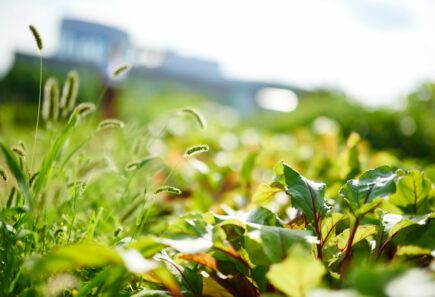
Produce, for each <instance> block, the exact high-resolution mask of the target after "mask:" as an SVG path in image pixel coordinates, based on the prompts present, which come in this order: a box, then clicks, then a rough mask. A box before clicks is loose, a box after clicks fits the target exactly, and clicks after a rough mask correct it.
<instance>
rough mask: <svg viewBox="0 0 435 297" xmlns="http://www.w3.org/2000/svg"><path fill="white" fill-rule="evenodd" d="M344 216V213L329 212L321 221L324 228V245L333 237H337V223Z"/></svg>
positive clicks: (322, 228)
mask: <svg viewBox="0 0 435 297" xmlns="http://www.w3.org/2000/svg"><path fill="white" fill-rule="evenodd" d="M343 218H344V215H343V214H341V213H331V214H328V215H327V216H326V217H325V218H324V219H323V220H322V223H321V230H322V241H321V243H322V246H325V245H327V244H328V242H330V241H331V240H332V239H334V238H335V229H336V227H337V224H338V223H339V222H340V221H341V220H342V219H343Z"/></svg>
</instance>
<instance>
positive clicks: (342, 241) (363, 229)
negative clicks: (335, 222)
mask: <svg viewBox="0 0 435 297" xmlns="http://www.w3.org/2000/svg"><path fill="white" fill-rule="evenodd" d="M376 231H377V228H376V226H375V225H362V226H358V229H357V230H356V232H355V237H354V238H353V241H352V246H354V245H355V244H357V243H358V242H360V241H361V240H363V239H365V238H367V237H369V236H370V235H373V234H375V233H376ZM349 235H350V229H346V230H344V231H343V232H342V233H340V234H339V235H338V236H337V238H336V244H337V247H338V248H339V249H340V250H342V251H343V250H344V249H345V248H347V243H348V241H349Z"/></svg>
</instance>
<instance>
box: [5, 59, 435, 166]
mask: <svg viewBox="0 0 435 297" xmlns="http://www.w3.org/2000/svg"><path fill="white" fill-rule="evenodd" d="M72 66H74V65H68V64H62V67H58V66H56V67H52V66H51V65H50V64H48V65H45V66H44V78H45V79H47V78H48V77H50V76H54V77H56V78H57V79H58V80H59V81H60V82H61V83H62V82H63V80H64V79H65V76H66V72H67V71H68V70H69V69H70V68H72ZM37 69H38V68H37V65H36V64H35V65H29V64H20V63H17V64H16V65H15V66H14V67H13V68H12V69H11V70H10V71H9V73H7V74H6V75H5V76H4V77H3V78H2V79H1V80H0V98H2V99H1V100H0V117H1V126H0V132H1V134H2V135H7V134H8V133H7V131H6V130H7V129H8V128H10V127H15V128H14V130H16V129H20V128H22V129H26V128H31V127H32V125H33V124H34V120H35V119H34V115H35V114H36V103H37V91H36V90H37V89H38V72H37ZM77 70H78V73H79V75H80V78H81V79H80V81H81V84H80V90H79V97H78V100H79V101H81V102H83V101H90V102H94V101H96V100H97V98H98V97H99V96H100V95H101V93H102V92H103V91H104V87H105V83H104V79H103V77H102V76H101V74H100V73H99V72H98V71H95V69H93V68H91V67H86V66H80V67H78V68H77ZM111 87H112V88H113V89H114V90H115V92H116V105H115V107H114V108H115V110H116V112H115V113H116V114H117V116H118V117H120V118H121V119H123V120H126V119H129V120H132V119H133V120H136V121H138V122H140V123H142V124H145V123H147V122H149V121H150V120H153V119H156V118H158V117H159V116H160V115H161V114H162V113H165V112H167V111H169V110H171V109H176V108H180V107H183V106H187V105H189V106H194V107H198V108H199V109H202V108H203V107H204V106H210V105H213V106H221V107H220V109H221V110H222V112H221V113H218V114H220V115H221V118H218V117H217V118H216V121H217V122H228V121H229V122H228V123H231V122H234V125H230V126H231V129H230V130H231V131H232V132H234V130H240V129H246V128H248V127H252V128H255V129H258V130H260V131H262V132H264V133H275V134H276V133H278V134H281V133H284V134H288V135H293V134H294V133H296V131H298V130H300V129H307V130H312V131H314V132H316V131H321V130H322V129H323V130H325V129H326V130H328V129H336V130H337V131H338V133H339V135H341V137H342V138H344V139H345V138H347V137H348V136H349V134H350V133H351V132H353V131H354V132H357V133H358V134H359V135H360V136H361V137H362V138H363V139H366V140H367V141H368V142H369V143H370V145H371V146H372V147H373V148H374V149H377V150H386V151H389V152H391V153H394V154H395V155H397V156H398V157H399V158H412V159H418V160H419V161H418V162H419V163H421V164H426V165H428V164H430V163H433V162H434V161H435V132H434V126H435V125H434V118H435V84H433V83H426V84H423V85H421V86H420V87H419V88H417V89H416V90H415V91H414V92H412V93H410V94H409V95H408V96H407V98H404V99H403V100H402V103H401V104H400V106H389V107H388V108H387V107H383V108H373V107H366V106H363V105H362V104H360V103H358V102H357V101H356V100H353V99H352V98H349V97H348V96H346V94H344V93H342V92H339V91H336V90H327V89H319V90H312V91H308V92H304V93H303V94H302V95H301V96H300V97H299V104H298V107H297V109H296V110H294V111H292V112H276V111H267V110H256V111H254V112H249V113H245V112H244V111H243V110H240V108H234V107H231V106H225V105H224V104H221V103H222V102H219V100H209V99H210V98H208V97H207V95H204V94H201V93H199V92H195V91H191V90H189V89H180V87H179V86H178V85H175V84H173V85H171V84H170V83H168V84H165V85H164V86H161V85H160V86H159V87H158V88H155V87H154V86H153V82H152V81H147V80H146V79H144V80H137V79H136V80H130V79H129V78H127V79H124V80H122V81H121V82H116V84H115V85H114V86H111ZM213 108H214V107H213ZM212 114H213V112H212ZM214 115H216V113H214ZM231 118H232V119H233V120H231ZM228 128H229V127H228Z"/></svg>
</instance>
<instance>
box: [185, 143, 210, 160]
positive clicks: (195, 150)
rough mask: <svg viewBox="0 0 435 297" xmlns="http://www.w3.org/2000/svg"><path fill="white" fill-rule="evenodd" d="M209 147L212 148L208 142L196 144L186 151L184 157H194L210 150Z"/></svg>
mask: <svg viewBox="0 0 435 297" xmlns="http://www.w3.org/2000/svg"><path fill="white" fill-rule="evenodd" d="M209 149H210V147H209V146H208V145H207V144H198V145H195V146H192V147H190V148H188V149H187V150H186V151H185V152H184V157H185V158H189V157H192V156H194V155H196V154H200V153H206V152H208V151H209Z"/></svg>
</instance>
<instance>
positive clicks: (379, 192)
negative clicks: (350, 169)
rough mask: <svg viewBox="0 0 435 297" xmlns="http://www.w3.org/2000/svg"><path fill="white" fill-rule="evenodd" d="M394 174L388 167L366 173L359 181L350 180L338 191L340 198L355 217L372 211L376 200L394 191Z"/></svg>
mask: <svg viewBox="0 0 435 297" xmlns="http://www.w3.org/2000/svg"><path fill="white" fill-rule="evenodd" d="M395 177H396V174H395V173H394V171H393V170H392V169H391V168H390V167H388V166H381V167H378V168H376V169H373V170H369V171H366V172H365V173H363V174H362V175H361V176H360V178H359V179H352V180H349V181H348V182H346V184H345V185H344V186H343V187H342V188H341V189H340V196H341V197H342V198H343V199H344V201H345V202H346V203H347V205H348V207H349V208H350V210H351V211H352V212H353V213H354V214H355V215H360V214H364V213H366V212H368V211H370V210H372V209H373V208H374V207H376V205H377V204H378V203H380V202H378V201H377V200H378V198H379V199H382V198H385V197H388V196H389V195H391V194H392V193H394V191H395V190H396V187H395V184H394V179H395Z"/></svg>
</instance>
